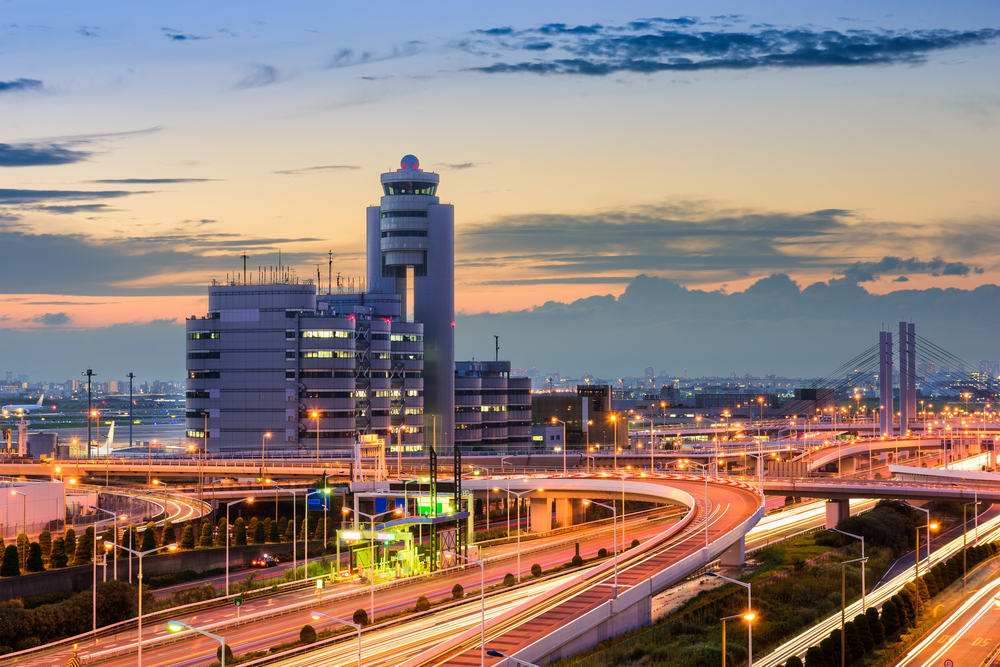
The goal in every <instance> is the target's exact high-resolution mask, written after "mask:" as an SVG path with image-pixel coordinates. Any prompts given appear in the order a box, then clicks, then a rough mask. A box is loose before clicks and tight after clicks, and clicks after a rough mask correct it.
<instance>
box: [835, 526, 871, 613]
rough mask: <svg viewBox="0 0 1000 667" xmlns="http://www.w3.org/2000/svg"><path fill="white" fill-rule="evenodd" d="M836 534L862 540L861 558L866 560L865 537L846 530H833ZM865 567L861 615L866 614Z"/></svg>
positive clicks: (863, 568)
mask: <svg viewBox="0 0 1000 667" xmlns="http://www.w3.org/2000/svg"><path fill="white" fill-rule="evenodd" d="M830 530H832V531H833V532H835V533H840V534H841V535H847V536H848V537H853V538H854V539H856V540H861V558H862V559H864V558H865V538H864V535H855V534H853V533H848V532H847V531H846V530H838V529H836V528H831V529H830ZM865 611H866V605H865V566H864V565H862V566H861V613H862V614H863V613H865Z"/></svg>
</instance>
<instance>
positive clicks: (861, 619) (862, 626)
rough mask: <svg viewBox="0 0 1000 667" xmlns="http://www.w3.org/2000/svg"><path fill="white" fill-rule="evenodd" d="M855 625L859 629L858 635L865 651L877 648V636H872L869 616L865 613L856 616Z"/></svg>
mask: <svg viewBox="0 0 1000 667" xmlns="http://www.w3.org/2000/svg"><path fill="white" fill-rule="evenodd" d="M854 627H855V628H857V630H858V637H859V638H860V639H861V646H862V647H863V648H864V650H865V653H868V652H869V651H871V650H872V649H873V648H875V638H874V637H872V633H871V630H870V629H869V628H868V617H867V616H865V615H864V614H858V615H857V616H855V617H854Z"/></svg>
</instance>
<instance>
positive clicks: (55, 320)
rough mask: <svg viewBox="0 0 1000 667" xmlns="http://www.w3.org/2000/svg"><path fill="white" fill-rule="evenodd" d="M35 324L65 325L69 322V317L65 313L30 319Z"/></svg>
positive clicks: (48, 314) (37, 316)
mask: <svg viewBox="0 0 1000 667" xmlns="http://www.w3.org/2000/svg"><path fill="white" fill-rule="evenodd" d="M31 321H32V322H35V323H37V324H66V323H67V322H69V315H67V314H66V313H45V314H44V315H36V316H35V317H33V318H31Z"/></svg>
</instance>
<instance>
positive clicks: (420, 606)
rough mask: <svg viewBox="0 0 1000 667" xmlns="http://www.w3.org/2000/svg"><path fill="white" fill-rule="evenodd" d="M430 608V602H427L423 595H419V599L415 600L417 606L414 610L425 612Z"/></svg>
mask: <svg viewBox="0 0 1000 667" xmlns="http://www.w3.org/2000/svg"><path fill="white" fill-rule="evenodd" d="M430 608H431V601H430V600H428V599H427V598H426V597H424V596H423V595H421V596H420V597H418V598H417V604H416V607H415V609H416V610H417V611H427V610H428V609H430Z"/></svg>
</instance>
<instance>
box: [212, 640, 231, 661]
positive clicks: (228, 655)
mask: <svg viewBox="0 0 1000 667" xmlns="http://www.w3.org/2000/svg"><path fill="white" fill-rule="evenodd" d="M223 649H225V651H226V663H227V664H230V665H231V664H233V649H231V648H230V647H229V644H223V645H221V646H219V648H217V649H215V659H216V660H218V661H220V662H221V661H222V651H223Z"/></svg>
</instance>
